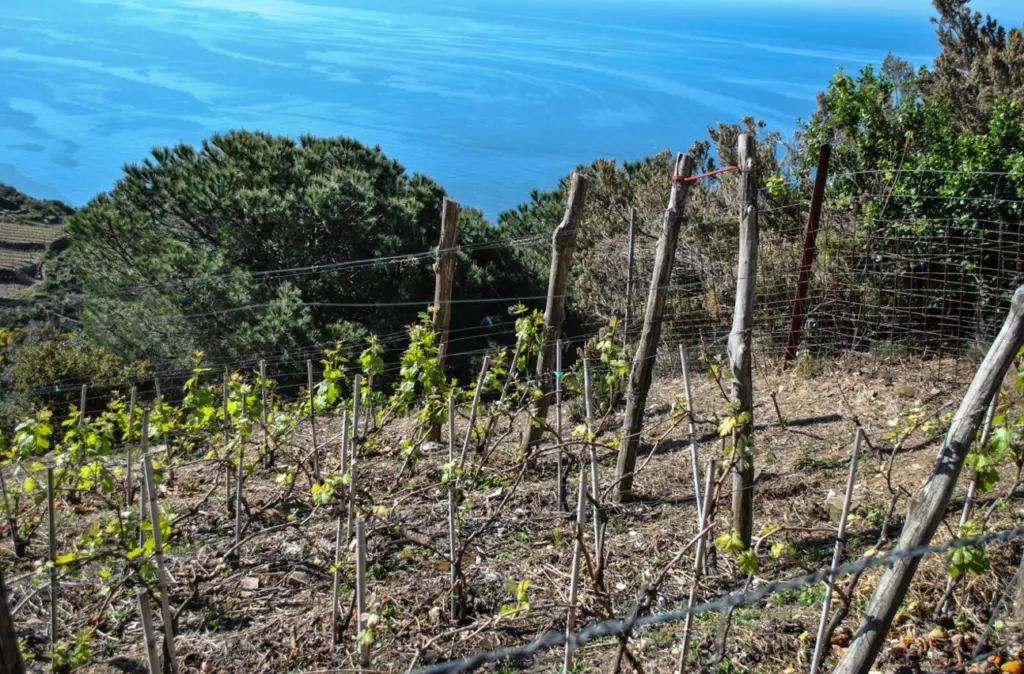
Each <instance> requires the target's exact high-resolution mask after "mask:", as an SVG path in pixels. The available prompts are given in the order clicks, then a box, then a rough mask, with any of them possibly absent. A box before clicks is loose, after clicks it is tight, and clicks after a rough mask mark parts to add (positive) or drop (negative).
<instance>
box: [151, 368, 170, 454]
mask: <svg viewBox="0 0 1024 674" xmlns="http://www.w3.org/2000/svg"><path fill="white" fill-rule="evenodd" d="M153 389H154V391H155V392H156V408H157V409H158V410H160V419H161V420H163V418H164V396H163V394H162V393H161V392H160V380H159V379H154V380H153ZM160 438H161V440H163V443H164V447H166V448H167V466H168V469H169V468H170V465H171V439H170V437H169V436H168V435H167V431H161V433H160Z"/></svg>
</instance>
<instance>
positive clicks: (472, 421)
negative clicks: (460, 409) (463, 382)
mask: <svg viewBox="0 0 1024 674" xmlns="http://www.w3.org/2000/svg"><path fill="white" fill-rule="evenodd" d="M490 362H491V361H490V358H488V357H487V356H484V363H483V366H482V367H481V368H480V376H479V377H478V378H477V380H476V390H475V391H474V392H473V406H472V407H470V408H469V425H468V426H466V436H465V438H463V440H462V453H461V454H459V468H460V469H461V468H462V466H463V465H464V464H465V462H466V450H468V449H469V441H470V440H471V439H472V437H473V430H474V426H476V408H477V406H478V405H479V404H480V391H481V390H483V387H484V379H486V378H487V368H488V367H489V366H490Z"/></svg>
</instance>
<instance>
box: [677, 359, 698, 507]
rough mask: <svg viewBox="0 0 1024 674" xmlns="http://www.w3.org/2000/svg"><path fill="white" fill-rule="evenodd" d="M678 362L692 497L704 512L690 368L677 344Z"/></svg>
mask: <svg viewBox="0 0 1024 674" xmlns="http://www.w3.org/2000/svg"><path fill="white" fill-rule="evenodd" d="M679 363H680V364H681V365H682V367H683V388H684V389H685V390H686V417H687V419H686V420H687V422H688V423H689V433H690V465H691V468H692V470H693V499H694V501H696V502H697V512H698V513H702V512H704V508H703V506H701V503H700V449H699V448H698V447H697V422H696V420H695V419H694V417H693V392H692V390H691V389H690V368H689V367H688V366H687V362H686V349H684V348H683V345H682V344H680V345H679Z"/></svg>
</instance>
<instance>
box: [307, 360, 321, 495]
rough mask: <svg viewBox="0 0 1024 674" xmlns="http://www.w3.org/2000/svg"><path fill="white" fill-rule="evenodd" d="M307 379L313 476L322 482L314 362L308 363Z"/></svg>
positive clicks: (309, 361)
mask: <svg viewBox="0 0 1024 674" xmlns="http://www.w3.org/2000/svg"><path fill="white" fill-rule="evenodd" d="M306 379H307V386H306V388H308V389H309V428H310V432H311V433H312V434H313V474H314V475H316V479H317V481H318V482H319V481H320V457H319V454H320V450H319V448H318V447H317V443H316V394H315V393H314V392H313V361H312V360H307V361H306Z"/></svg>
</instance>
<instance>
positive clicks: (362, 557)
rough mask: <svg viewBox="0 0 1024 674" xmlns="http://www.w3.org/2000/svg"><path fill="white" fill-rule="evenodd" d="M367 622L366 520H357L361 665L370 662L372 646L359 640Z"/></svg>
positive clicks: (357, 587)
mask: <svg viewBox="0 0 1024 674" xmlns="http://www.w3.org/2000/svg"><path fill="white" fill-rule="evenodd" d="M367 627H368V625H367V624H366V522H364V521H363V518H362V517H360V518H359V519H358V520H356V636H357V642H358V644H359V665H360V666H361V667H367V666H369V664H370V648H369V647H368V646H365V645H363V643H362V642H361V641H359V640H358V635H359V634H361V633H362V631H363V630H364V629H367Z"/></svg>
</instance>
